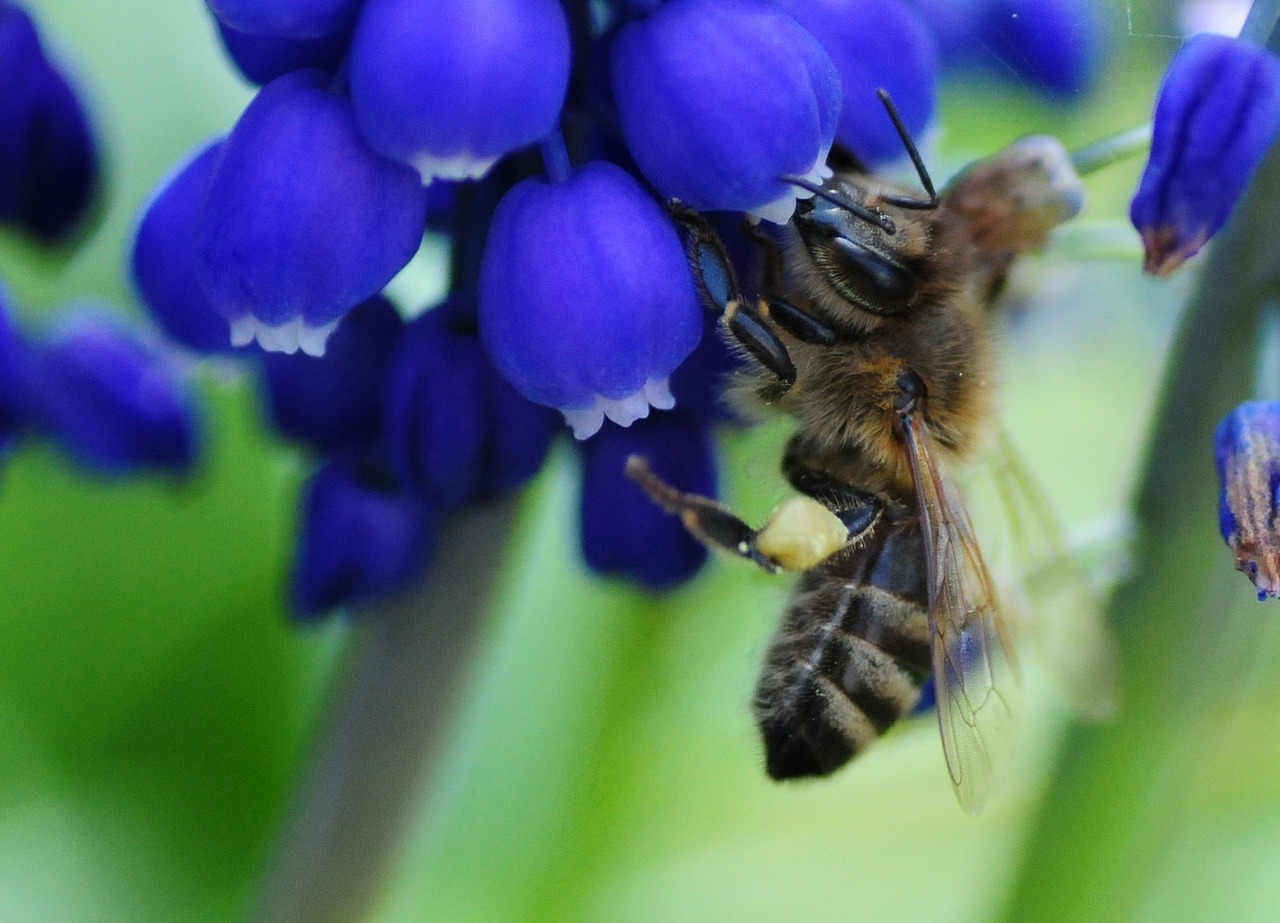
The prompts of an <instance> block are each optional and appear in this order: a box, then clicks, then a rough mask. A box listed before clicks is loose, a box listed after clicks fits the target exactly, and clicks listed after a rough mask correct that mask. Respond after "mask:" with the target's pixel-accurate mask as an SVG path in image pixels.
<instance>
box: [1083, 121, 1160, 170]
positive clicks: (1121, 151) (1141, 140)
mask: <svg viewBox="0 0 1280 923" xmlns="http://www.w3.org/2000/svg"><path fill="white" fill-rule="evenodd" d="M1149 147H1151V123H1150V122H1148V123H1147V124H1145V125H1139V126H1138V127H1137V128H1131V129H1129V130H1128V131H1122V132H1120V133H1119V134H1117V135H1112V136H1111V137H1110V138H1104V139H1102V140H1101V141H1099V142H1097V143H1096V144H1090V145H1089V146H1088V147H1082V148H1080V149H1079V150H1077V151H1074V152H1072V154H1071V165H1072V166H1073V167H1075V168H1076V173H1078V174H1079V175H1080V176H1088V175H1089V174H1090V173H1096V172H1097V171H1098V170H1101V169H1102V168H1103V167H1109V166H1111V165H1112V164H1113V163H1118V162H1119V161H1121V160H1125V159H1127V158H1129V157H1134V156H1136V155H1138V154H1143V153H1146V151H1147V149H1148V148H1149Z"/></svg>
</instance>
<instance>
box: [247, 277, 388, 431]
mask: <svg viewBox="0 0 1280 923" xmlns="http://www.w3.org/2000/svg"><path fill="white" fill-rule="evenodd" d="M403 330H404V322H403V321H402V320H401V319H400V314H399V313H398V312H397V311H396V309H395V307H394V306H393V305H392V304H391V302H389V301H387V299H385V298H383V297H382V296H381V295H376V296H374V297H373V298H371V299H369V300H368V301H366V302H364V303H363V304H361V305H359V306H357V307H356V308H355V309H354V310H353V311H352V312H351V313H350V314H348V315H347V317H346V319H345V320H343V322H342V326H340V327H339V328H338V329H337V330H336V331H335V332H334V334H333V336H331V337H330V338H329V344H328V348H327V349H326V350H325V354H324V357H323V358H317V357H315V356H304V355H300V354H295V355H292V356H287V355H283V354H281V353H270V354H268V355H265V356H263V357H262V371H263V378H264V384H265V389H264V394H263V398H264V399H265V401H266V404H267V413H268V416H269V417H270V418H271V422H272V423H273V424H275V426H276V428H277V429H278V430H280V432H282V433H284V434H285V435H286V436H289V437H290V438H292V439H297V440H299V441H301V442H304V443H306V444H308V445H310V446H312V447H313V448H316V449H319V450H320V451H322V452H334V451H337V450H339V449H342V448H346V447H356V448H359V447H367V446H372V445H374V444H375V443H376V441H377V440H378V439H380V438H381V436H382V420H383V414H382V404H383V395H384V393H385V391H386V387H387V369H388V367H389V365H390V362H391V354H392V351H393V350H394V349H395V345H396V342H397V341H398V340H399V339H400V334H401V333H402V332H403Z"/></svg>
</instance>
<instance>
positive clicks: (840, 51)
mask: <svg viewBox="0 0 1280 923" xmlns="http://www.w3.org/2000/svg"><path fill="white" fill-rule="evenodd" d="M782 8H783V9H785V10H786V11H787V12H789V13H790V14H791V15H792V16H794V17H795V18H796V20H797V21H798V22H799V23H800V25H802V26H804V27H805V28H806V29H808V30H809V31H810V32H811V33H812V34H813V36H814V37H815V38H816V39H817V40H818V41H819V42H820V43H821V44H822V47H823V48H825V49H826V51H827V54H829V55H830V56H831V61H832V63H834V64H835V67H836V70H837V71H838V72H839V74H840V85H841V91H842V97H843V102H842V104H841V107H840V121H839V124H838V125H837V127H836V138H837V139H838V140H839V141H840V142H841V143H843V144H844V145H846V146H847V147H849V148H850V149H851V150H853V152H854V153H855V154H857V155H858V157H859V158H860V159H861V160H862V161H863V162H864V163H866V164H869V165H874V164H877V163H883V162H885V161H892V160H900V159H901V158H902V157H903V156H904V155H905V153H906V152H905V151H904V150H903V147H902V141H901V139H900V138H899V137H898V132H897V130H896V129H894V127H893V122H892V121H890V120H889V117H888V115H887V114H886V113H885V111H884V106H883V105H882V104H881V102H880V100H879V98H878V97H877V96H876V90H877V89H881V88H883V89H885V90H888V91H889V94H890V95H891V96H892V97H893V102H894V105H895V106H897V108H898V112H899V113H900V114H901V115H902V120H903V122H904V123H905V124H906V126H907V129H908V130H909V131H910V132H911V133H912V134H913V135H915V136H917V137H918V136H919V135H920V134H921V133H923V132H924V130H925V127H926V126H927V125H928V124H929V120H930V118H932V117H933V109H934V99H935V96H936V95H937V84H938V50H937V45H936V42H935V41H934V37H933V33H932V32H930V30H929V27H928V26H926V25H925V22H924V20H923V19H921V18H920V16H919V15H918V14H917V13H916V12H915V11H913V10H912V9H910V8H909V7H908V6H906V5H905V4H903V3H902V2H901V0H784V2H783V3H782ZM868 36H874V37H875V38H874V40H873V41H869V40H868Z"/></svg>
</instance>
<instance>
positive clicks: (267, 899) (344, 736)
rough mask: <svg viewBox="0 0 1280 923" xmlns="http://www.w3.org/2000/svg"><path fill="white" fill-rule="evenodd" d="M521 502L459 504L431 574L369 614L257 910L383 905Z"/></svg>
mask: <svg viewBox="0 0 1280 923" xmlns="http://www.w3.org/2000/svg"><path fill="white" fill-rule="evenodd" d="M514 508H515V501H514V500H510V499H509V500H503V501H499V502H495V503H491V504H488V505H486V506H481V507H474V508H470V509H468V510H465V511H463V512H461V513H458V514H456V515H455V517H454V518H453V520H451V521H450V522H449V523H447V524H446V526H445V529H444V531H443V533H442V535H441V539H440V546H439V547H440V551H439V554H438V556H437V558H436V560H435V562H434V563H433V565H432V567H431V568H430V570H429V572H428V573H427V574H426V576H425V577H424V579H423V581H422V582H421V583H420V584H419V585H418V586H416V587H413V588H411V589H410V590H407V591H406V592H404V593H401V594H400V595H398V596H395V597H393V598H391V599H389V600H386V601H384V602H382V603H380V604H378V605H376V606H374V607H372V608H371V609H369V610H368V611H366V612H363V613H361V614H360V616H359V619H358V621H357V622H356V624H355V627H354V628H353V630H352V634H351V637H350V639H349V647H348V653H347V658H346V659H347V664H346V669H345V671H344V672H343V673H342V674H341V675H340V676H339V677H338V679H337V681H336V684H335V690H334V692H333V694H332V697H331V701H330V704H329V706H328V713H327V715H326V716H325V717H324V719H323V720H322V726H321V729H320V732H319V734H318V735H317V739H316V740H315V742H314V744H313V747H314V750H313V752H312V753H311V755H310V758H309V762H308V765H307V766H306V768H305V769H304V771H303V774H302V777H301V779H300V781H299V783H298V786H297V789H296V791H295V794H294V804H293V806H292V809H291V813H290V816H289V817H288V818H287V819H286V821H285V823H284V826H283V831H282V833H281V836H280V840H279V842H278V844H277V848H276V854H275V856H274V857H273V859H272V861H270V862H268V864H267V871H266V877H265V878H264V880H263V882H262V884H261V887H260V893H259V894H258V895H257V897H256V904H255V906H254V907H253V908H252V912H251V913H250V918H251V919H254V920H264V921H266V920H270V921H272V923H292V921H298V923H328V921H333V923H339V921H350V920H360V919H363V918H364V917H365V916H366V915H367V914H368V912H369V910H370V909H371V908H372V907H373V906H374V903H375V901H376V900H377V899H378V897H379V893H380V891H381V888H382V885H383V884H384V879H385V877H386V874H387V871H388V869H389V868H390V866H391V862H392V860H393V859H394V855H395V851H396V848H397V846H398V845H399V843H400V839H401V836H402V833H403V829H402V828H403V826H404V823H405V821H406V819H407V818H408V817H409V816H410V815H411V811H410V810H409V809H410V807H412V805H413V804H414V802H415V801H416V800H417V799H418V798H419V797H420V792H421V790H422V784H421V783H422V778H423V775H424V772H425V771H426V770H427V769H428V768H430V766H431V764H432V763H433V762H434V761H435V760H436V758H437V757H438V755H439V754H438V750H439V749H440V744H441V742H442V740H443V738H444V737H445V736H446V734H447V733H448V732H449V731H450V730H451V728H450V724H449V722H450V720H451V716H452V715H453V713H454V709H453V707H452V706H453V704H454V703H453V699H454V692H455V688H456V686H457V685H458V679H459V675H460V674H461V672H462V668H463V667H464V665H465V664H466V663H467V662H468V654H469V652H470V649H471V646H472V640H473V638H474V636H475V634H476V630H477V628H478V626H479V624H480V621H481V619H482V617H483V615H484V613H485V611H486V609H487V608H488V602H489V595H490V590H491V587H492V586H493V583H494V578H495V575H496V574H497V571H498V565H499V564H500V562H501V559H502V556H503V555H502V552H503V549H504V546H505V544H506V537H507V534H508V532H509V530H510V526H511V522H512V519H513V513H514Z"/></svg>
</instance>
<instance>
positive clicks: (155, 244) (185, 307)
mask: <svg viewBox="0 0 1280 923" xmlns="http://www.w3.org/2000/svg"><path fill="white" fill-rule="evenodd" d="M222 142H223V139H221V138H215V139H214V140H212V141H209V142H207V143H206V144H204V145H202V146H201V147H198V148H196V149H195V150H194V151H192V152H191V154H189V155H188V156H187V159H185V160H183V161H180V162H179V163H178V164H177V165H176V166H174V168H173V169H172V170H170V171H169V175H168V176H166V177H165V178H164V179H162V180H161V181H160V183H159V185H157V186H156V189H155V191H154V192H152V193H151V197H150V199H148V201H147V202H146V203H145V204H144V205H143V207H142V214H141V218H140V219H139V221H138V225H137V228H136V229H135V230H134V235H133V250H132V253H131V255H130V264H129V268H130V270H131V275H132V277H133V282H134V286H135V288H136V289H137V292H138V297H139V299H140V300H141V301H142V303H143V305H144V306H145V307H146V308H147V311H148V312H149V313H150V315H151V319H152V320H154V321H155V322H156V324H157V325H158V326H159V327H160V329H161V331H163V332H164V334H165V336H167V337H169V339H171V340H173V341H174V342H175V343H180V344H182V345H183V346H185V347H187V348H188V349H192V350H195V351H196V352H198V353H229V352H232V351H233V349H234V347H233V346H232V345H231V337H230V335H229V333H228V329H227V320H226V318H224V317H223V316H222V315H221V314H219V313H218V312H217V311H216V310H215V309H214V307H213V305H212V304H211V303H210V301H209V298H208V296H207V295H205V293H204V289H203V288H201V287H200V282H199V279H198V278H197V275H196V252H195V244H196V227H197V225H198V223H199V220H200V212H201V209H202V208H203V206H204V200H205V196H206V194H207V193H208V190H209V179H210V178H211V177H212V176H213V168H214V166H215V165H216V164H217V162H218V155H219V154H220V153H221V152H222Z"/></svg>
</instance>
